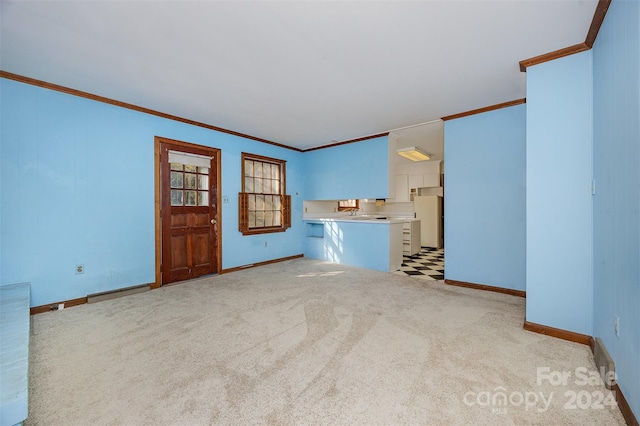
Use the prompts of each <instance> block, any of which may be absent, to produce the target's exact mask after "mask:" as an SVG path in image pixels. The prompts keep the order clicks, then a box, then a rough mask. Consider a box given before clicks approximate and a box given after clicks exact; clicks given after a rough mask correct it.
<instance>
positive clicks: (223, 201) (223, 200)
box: [222, 195, 229, 204]
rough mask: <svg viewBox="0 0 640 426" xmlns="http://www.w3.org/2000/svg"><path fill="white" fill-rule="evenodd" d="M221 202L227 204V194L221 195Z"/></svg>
mask: <svg viewBox="0 0 640 426" xmlns="http://www.w3.org/2000/svg"><path fill="white" fill-rule="evenodd" d="M222 203H223V204H229V196H228V195H224V196H223V197H222Z"/></svg>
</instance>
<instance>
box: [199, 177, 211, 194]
mask: <svg viewBox="0 0 640 426" xmlns="http://www.w3.org/2000/svg"><path fill="white" fill-rule="evenodd" d="M198 189H204V190H208V189H209V176H207V175H198Z"/></svg>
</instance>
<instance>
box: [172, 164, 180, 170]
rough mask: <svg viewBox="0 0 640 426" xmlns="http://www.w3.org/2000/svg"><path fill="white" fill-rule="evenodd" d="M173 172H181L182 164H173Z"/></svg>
mask: <svg viewBox="0 0 640 426" xmlns="http://www.w3.org/2000/svg"><path fill="white" fill-rule="evenodd" d="M171 170H180V171H182V164H181V163H171Z"/></svg>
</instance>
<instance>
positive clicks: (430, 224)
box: [413, 195, 442, 248]
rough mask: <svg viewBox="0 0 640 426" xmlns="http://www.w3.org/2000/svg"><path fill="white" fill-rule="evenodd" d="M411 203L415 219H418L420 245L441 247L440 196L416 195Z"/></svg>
mask: <svg viewBox="0 0 640 426" xmlns="http://www.w3.org/2000/svg"><path fill="white" fill-rule="evenodd" d="M413 205H414V208H415V211H416V219H420V245H421V246H422V247H434V248H442V197H440V196H437V195H416V196H415V197H413Z"/></svg>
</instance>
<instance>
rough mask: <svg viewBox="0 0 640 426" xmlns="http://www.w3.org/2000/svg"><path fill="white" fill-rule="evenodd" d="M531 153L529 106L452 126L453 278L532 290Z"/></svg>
mask: <svg viewBox="0 0 640 426" xmlns="http://www.w3.org/2000/svg"><path fill="white" fill-rule="evenodd" d="M525 147H526V106H525V105H518V106H514V107H510V108H503V109H499V110H495V111H491V112H486V113H483V114H477V115H472V116H469V117H464V118H459V119H456V120H451V121H446V122H445V127H444V157H445V159H446V182H445V198H444V200H445V222H444V228H445V231H444V238H445V247H446V252H447V256H446V268H445V278H447V279H452V280H457V281H467V282H472V283H476V284H484V285H490V286H495V287H503V288H510V289H515V290H525V245H526V242H525V226H526V224H525V219H526V217H525V193H526V190H525V149H526V148H525Z"/></svg>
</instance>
